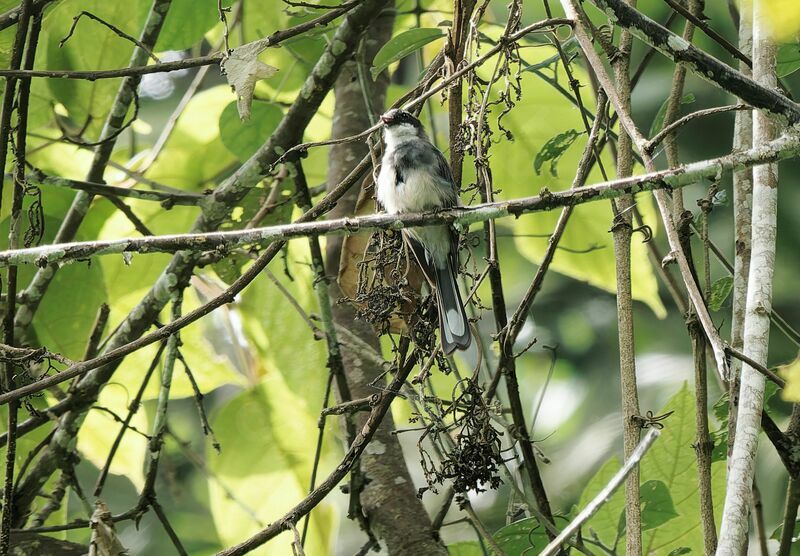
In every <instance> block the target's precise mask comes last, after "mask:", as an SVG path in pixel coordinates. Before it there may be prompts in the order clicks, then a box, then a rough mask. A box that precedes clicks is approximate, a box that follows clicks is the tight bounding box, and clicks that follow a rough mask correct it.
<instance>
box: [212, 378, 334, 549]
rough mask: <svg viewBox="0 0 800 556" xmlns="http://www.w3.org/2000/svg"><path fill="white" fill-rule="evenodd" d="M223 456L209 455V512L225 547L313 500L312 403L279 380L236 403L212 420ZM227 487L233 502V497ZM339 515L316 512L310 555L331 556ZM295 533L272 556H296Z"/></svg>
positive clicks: (308, 545)
mask: <svg viewBox="0 0 800 556" xmlns="http://www.w3.org/2000/svg"><path fill="white" fill-rule="evenodd" d="M212 426H213V427H214V430H215V432H216V434H217V438H218V439H219V441H220V443H221V444H222V452H221V453H220V454H216V453H214V452H213V450H212V449H211V448H209V449H208V453H207V458H208V465H209V467H210V469H211V471H212V472H213V474H214V477H215V478H216V479H215V480H209V505H210V509H211V513H212V515H213V517H214V523H215V525H216V528H217V533H218V534H219V537H220V540H221V541H222V543H223V544H224V545H225V546H230V545H231V544H233V543H236V542H240V541H241V540H242V539H244V538H247V537H248V536H250V535H252V534H253V533H254V532H256V531H257V530H259V529H261V528H262V527H263V526H264V524H266V523H270V522H272V521H274V520H275V519H277V518H279V517H280V516H282V515H283V514H284V513H285V512H286V511H288V510H289V509H291V507H292V506H293V505H294V504H296V503H297V502H298V501H300V500H301V499H302V498H303V497H304V496H305V495H306V494H307V489H308V482H309V477H310V472H311V465H312V461H313V457H314V443H315V440H316V431H317V427H316V419H315V418H314V417H313V416H312V414H311V413H310V412H309V410H308V408H307V406H306V403H305V400H303V399H302V398H301V397H298V396H296V395H295V394H293V393H292V392H291V391H290V390H289V389H288V388H287V387H286V385H285V383H284V382H283V379H282V377H281V376H280V375H279V374H277V373H274V372H272V373H269V377H268V378H266V379H265V380H264V381H263V382H262V383H261V384H259V385H258V386H255V387H253V388H251V389H248V390H246V391H244V392H242V393H241V394H239V395H237V396H235V397H234V398H232V399H231V400H229V401H228V402H227V403H226V404H225V405H224V406H223V407H222V408H220V410H219V411H218V412H217V414H216V415H215V416H214V417H213V422H212ZM222 485H224V486H225V487H226V488H227V489H229V492H232V493H233V494H234V497H231V496H230V495H229V492H226V491H225V490H224V489H223V488H222ZM334 523H335V520H334V514H333V511H332V508H331V507H330V506H329V505H327V504H322V505H320V506H318V507H317V508H315V509H314V515H313V517H312V519H311V524H310V529H309V535H308V539H307V541H306V546H305V550H306V553H307V554H327V553H328V548H327V547H328V542H329V540H330V538H331V535H332V531H333V526H334ZM290 542H291V533H288V534H283V535H281V536H279V537H278V538H277V539H276V540H274V541H271V542H270V545H269V554H276V555H284V554H286V555H291V554H292V550H291V547H290Z"/></svg>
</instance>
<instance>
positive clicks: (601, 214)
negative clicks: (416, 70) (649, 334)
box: [463, 47, 666, 316]
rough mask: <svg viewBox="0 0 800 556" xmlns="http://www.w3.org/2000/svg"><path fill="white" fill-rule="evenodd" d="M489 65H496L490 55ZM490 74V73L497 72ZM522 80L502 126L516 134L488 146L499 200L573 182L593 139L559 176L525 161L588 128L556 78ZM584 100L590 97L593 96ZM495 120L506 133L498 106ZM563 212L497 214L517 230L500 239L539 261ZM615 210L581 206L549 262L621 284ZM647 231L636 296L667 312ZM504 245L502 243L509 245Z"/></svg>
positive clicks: (546, 51) (642, 201)
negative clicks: (559, 138) (613, 230)
mask: <svg viewBox="0 0 800 556" xmlns="http://www.w3.org/2000/svg"><path fill="white" fill-rule="evenodd" d="M532 52H533V51H532ZM554 53H555V49H551V48H545V47H542V48H537V49H535V55H536V56H538V57H541V58H546V57H548V56H551V55H553V54H554ZM530 56H533V54H531V55H530ZM531 61H533V60H531ZM488 66H492V62H491V61H490V62H489V63H488ZM483 71H491V70H488V69H485V70H483ZM573 71H575V77H576V78H577V79H578V80H579V81H581V82H582V83H584V82H587V83H588V76H587V75H586V74H585V73H584V72H583V71H582V70H580V68H578V67H575V68H573ZM483 77H484V78H488V77H490V75H488V76H487V75H484V76H483ZM521 84H522V91H523V94H522V99H521V100H520V101H518V102H517V103H516V107H515V108H514V109H513V110H511V112H510V113H508V114H507V115H506V116H505V117H504V118H503V120H502V124H503V126H504V127H505V128H507V129H508V130H509V131H510V133H511V135H512V136H513V138H514V140H513V141H508V140H505V139H503V140H498V141H497V142H496V143H495V144H493V145H492V146H491V148H490V151H489V155H490V158H489V160H490V162H491V168H492V178H493V183H494V187H495V188H496V189H499V190H500V193H499V194H498V200H501V199H502V200H505V199H515V198H520V197H527V196H530V195H536V194H537V193H539V192H540V191H541V190H542V188H547V189H548V190H550V191H562V190H564V189H568V188H569V187H570V186H571V184H572V179H573V177H574V173H575V168H576V167H577V165H578V161H579V159H580V157H581V153H582V151H583V149H584V146H585V144H586V140H587V137H586V135H585V134H584V135H581V136H579V137H578V138H577V139H575V142H574V144H573V146H572V147H570V148H569V149H568V150H566V151H565V152H564V153H563V155H562V156H561V160H560V162H559V176H558V177H554V176H551V175H549V174H547V173H543V174H542V175H541V176H537V175H536V172H535V171H534V168H533V164H531V163H530V162H527V163H525V162H519V163H517V162H515V161H520V160H521V157H522V158H523V159H524V158H525V157H527V159H528V160H530V158H531V157H532V156H533V154H534V153H537V152H539V151H540V150H541V148H542V146H543V145H544V144H545V143H547V141H549V140H550V139H551V138H552V137H553V136H554V135H556V134H558V133H563V132H564V130H565V129H576V130H582V129H583V121H582V118H581V116H580V113H579V112H578V110H577V109H576V108H574V107H573V106H571V105H570V104H569V103H568V102H565V101H564V97H563V96H561V94H559V93H558V92H557V91H556V90H554V89H553V88H552V87H551V86H550V85H549V84H547V83H545V82H544V81H542V80H541V79H540V78H539V77H537V76H536V75H534V74H532V73H530V72H524V73H523V74H522V76H521ZM584 102H587V101H586V99H584ZM587 108H588V109H589V110H591V109H592V106H591V105H588V104H587ZM489 120H490V123H492V127H493V129H494V130H495V131H494V133H495V139H497V138H498V137H499V133H500V132H498V131H497V130H496V126H495V125H494V123H495V122H496V120H497V114H496V113H495V112H493V113H492V114H491V116H490V117H489ZM602 160H603V163H604V167H605V168H606V170H609V169H611V168H613V167H614V165H613V161H612V160H611V158H610V157H609V156H608V155H607V152H605V151H604V153H603V156H602ZM609 177H613V176H609ZM474 180H475V173H474V166H473V160H472V159H471V158H469V157H468V158H467V162H466V163H465V170H464V180H463V183H464V184H467V183H470V182H472V181H474ZM600 181H603V176H602V174H601V173H600V171H599V169H598V168H597V166H596V165H595V167H594V168H593V170H592V172H591V173H590V174H589V177H588V179H587V184H592V183H597V182H600ZM636 201H637V207H638V209H639V211H640V212H641V213H642V217H643V219H644V221H645V223H646V224H648V225H649V226H651V227H652V228H653V229H654V231H655V230H656V228H657V226H658V221H659V219H658V217H657V216H656V214H655V211H654V210H653V202H652V200H651V198H650V195H647V194H640V195H637V196H636ZM559 212H560V211H558V210H555V211H548V212H537V213H535V214H531V215H526V216H522V217H520V218H518V219H516V220H513V221H510V220H506V221H498V223H499V225H500V226H502V227H503V228H504V230H505V231H508V232H511V234H505V236H504V237H500V238H499V241H500V242H501V243H503V242H506V241H513V242H514V246H515V247H516V249H517V250H518V251H519V253H521V254H522V255H523V256H524V257H526V258H527V259H529V260H531V261H533V262H534V263H537V264H538V263H539V262H540V261H541V260H542V257H543V256H544V253H545V251H546V249H547V243H548V237H549V234H551V233H552V232H553V229H554V228H555V224H556V221H557V220H558V216H559ZM613 218H614V215H613V212H612V210H611V205H610V203H608V202H597V203H587V204H584V205H580V206H578V207H576V208H575V209H574V211H573V213H572V217H571V218H570V221H569V224H568V225H567V227H566V231H565V233H564V235H563V237H562V239H561V242H560V244H559V245H560V246H562V247H563V248H564V249H559V250H558V251H557V252H556V255H555V258H554V259H553V262H552V264H551V267H550V269H551V270H555V271H556V272H560V273H562V274H566V275H567V276H570V277H572V278H575V279H577V280H581V281H584V282H588V283H589V284H591V285H593V286H595V287H598V288H602V289H603V290H606V291H608V292H612V293H613V292H616V270H615V262H614V249H613V239H612V237H611V233H610V232H609V230H610V229H611V224H612V222H613ZM508 235H513V236H514V237H513V240H512V239H507V236H508ZM641 238H642V236H640V235H639V234H635V235H634V239H633V243H632V246H631V251H632V252H631V256H632V273H633V297H634V299H637V300H639V301H643V302H644V303H646V304H647V305H648V306H649V307H650V308H651V309H652V310H653V312H654V313H655V314H656V315H658V316H664V315H665V314H666V310H665V308H664V305H663V304H662V302H661V299H660V297H659V294H658V283H657V282H656V277H655V274H654V273H653V270H652V266H651V264H650V261H649V259H648V253H647V245H645V244H644V243H642V241H641ZM500 247H501V249H502V248H503V246H502V245H501V246H500Z"/></svg>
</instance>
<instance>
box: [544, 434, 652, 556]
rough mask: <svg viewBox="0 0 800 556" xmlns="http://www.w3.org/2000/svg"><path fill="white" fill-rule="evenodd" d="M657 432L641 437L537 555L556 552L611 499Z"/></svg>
mask: <svg viewBox="0 0 800 556" xmlns="http://www.w3.org/2000/svg"><path fill="white" fill-rule="evenodd" d="M659 434H661V433H660V432H659V431H658V429H650V432H648V433H647V435H646V436H645V437H644V438H643V439H642V441H641V442H640V443H639V445H638V446H637V447H636V450H634V452H633V453H632V454H631V456H630V457H629V458H628V461H626V462H625V465H624V466H623V467H622V469H620V470H619V471H617V473H616V475H614V476H613V477H612V478H611V480H610V481H609V482H608V484H607V485H606V486H605V487H603V490H601V491H600V492H598V493H597V496H595V497H594V498H593V499H592V501H591V502H589V504H587V505H586V507H585V508H584V509H583V510H581V512H580V513H579V514H578V515H577V516H576V517H575V519H573V520H572V521H571V522H570V524H569V525H567V526H566V527H565V528H564V529H563V530H562V531H561V533H560V534H559V535H558V536H557V537H556V538H555V539H554V540H553V541H552V542H551V543H550V544H548V545H547V546H546V547H545V548H544V550H542V551H541V552H540V553H539V556H551V555H553V554H555V553H556V552H558V550H559V548H560V546H561V545H562V544H564V543H565V542H567V540H568V539H569V538H570V537H572V536H573V535H574V534H575V533H577V532H578V530H579V529H580V528H581V526H582V525H583V524H584V523H586V522H587V521H588V520H589V518H590V517H592V516H593V515H594V514H595V513H597V510H599V509H600V508H601V507H602V506H603V504H605V503H606V502H608V501H609V500H610V499H611V495H613V494H614V492H615V491H616V490H617V489H618V488H619V487H620V486H621V485H622V483H624V482H625V478H626V477H627V476H628V474H629V473H630V472H631V471H633V470H634V468H635V467H636V466H638V465H639V462H640V461H641V460H642V458H643V457H644V455H645V454H646V453H647V450H649V449H650V446H652V444H653V442H655V440H656V438H658V436H659Z"/></svg>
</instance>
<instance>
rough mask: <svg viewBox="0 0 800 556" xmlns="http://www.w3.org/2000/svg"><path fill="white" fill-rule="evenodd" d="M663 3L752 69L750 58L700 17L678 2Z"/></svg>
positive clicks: (674, 0) (668, 1)
mask: <svg viewBox="0 0 800 556" xmlns="http://www.w3.org/2000/svg"><path fill="white" fill-rule="evenodd" d="M664 2H666V3H667V4H668V5H669V7H670V8H672V9H673V10H675V11H676V12H678V13H679V14H681V15H682V16H683V17H685V18H686V19H687V20H688V21H690V22H691V23H692V25H695V26H696V27H697V28H698V29H700V30H701V31H703V33H705V34H706V35H708V36H709V37H710V38H711V39H713V40H714V42H716V43H717V44H718V45H720V46H721V47H722V48H724V49H725V50H727V51H728V53H729V54H730V55H731V56H733V57H734V58H736V59H737V60H739V61H741V62H744V64H745V65H747V66H750V67H753V62H752V61H751V60H750V58H748V57H747V55H746V54H744V53H743V52H742V51H741V50H739V49H738V48H736V47H735V46H734V45H732V44H731V43H730V42H729V41H728V39H726V38H725V37H723V36H722V35H720V34H719V33H717V32H716V31H715V30H714V29H713V28H711V26H710V25H708V23H706V22H705V20H703V19H702V18H701V17H698V16H697V15H695V14H693V13H692V12H690V11H689V10H687V9H686V8H684V7H683V6H682V5H681V3H680V2H678V1H676V0H664Z"/></svg>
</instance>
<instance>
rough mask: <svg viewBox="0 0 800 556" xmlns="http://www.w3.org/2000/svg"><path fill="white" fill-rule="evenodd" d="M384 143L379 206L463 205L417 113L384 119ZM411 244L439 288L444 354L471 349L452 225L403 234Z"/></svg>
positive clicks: (394, 209) (392, 210) (394, 113)
mask: <svg viewBox="0 0 800 556" xmlns="http://www.w3.org/2000/svg"><path fill="white" fill-rule="evenodd" d="M381 121H382V122H383V123H384V124H385V125H384V135H383V136H384V141H385V143H386V148H385V150H384V153H383V160H382V163H381V171H380V174H379V175H378V188H377V194H378V201H379V202H380V203H381V205H383V208H384V209H385V210H386V212H388V213H389V214H399V213H404V212H427V211H432V210H437V209H443V208H449V207H454V206H457V205H458V204H459V198H458V190H457V189H456V185H455V184H454V183H453V175H452V174H451V173H450V166H449V165H448V164H447V161H446V160H445V158H444V155H443V154H442V152H441V151H440V150H439V149H437V148H436V147H435V146H433V144H432V143H431V142H430V140H429V139H428V136H427V135H426V134H425V129H423V127H422V123H421V122H420V121H419V120H418V119H417V118H415V117H414V116H413V115H412V114H411V113H409V112H407V111H405V110H400V109H397V108H394V109H392V110H389V111H388V112H386V113H385V114H383V115H382V116H381ZM403 232H404V236H405V238H406V240H407V243H408V244H409V245H410V246H411V249H412V251H413V252H414V256H415V258H416V259H417V261H418V262H419V265H420V267H422V271H423V272H424V273H425V275H426V278H427V279H428V282H430V283H431V284H432V285H433V286H434V290H435V295H436V302H437V306H438V308H439V331H440V335H441V341H442V350H443V351H444V353H445V355H450V354H451V353H453V351H455V350H456V349H466V348H467V347H469V344H470V341H471V336H470V331H469V321H468V320H467V314H466V312H465V311H464V304H463V302H462V301H461V294H460V293H459V291H458V286H457V285H456V269H458V242H457V237H456V232H455V230H454V229H453V228H452V227H451V226H449V225H440V226H426V227H421V228H413V229H408V230H403Z"/></svg>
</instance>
